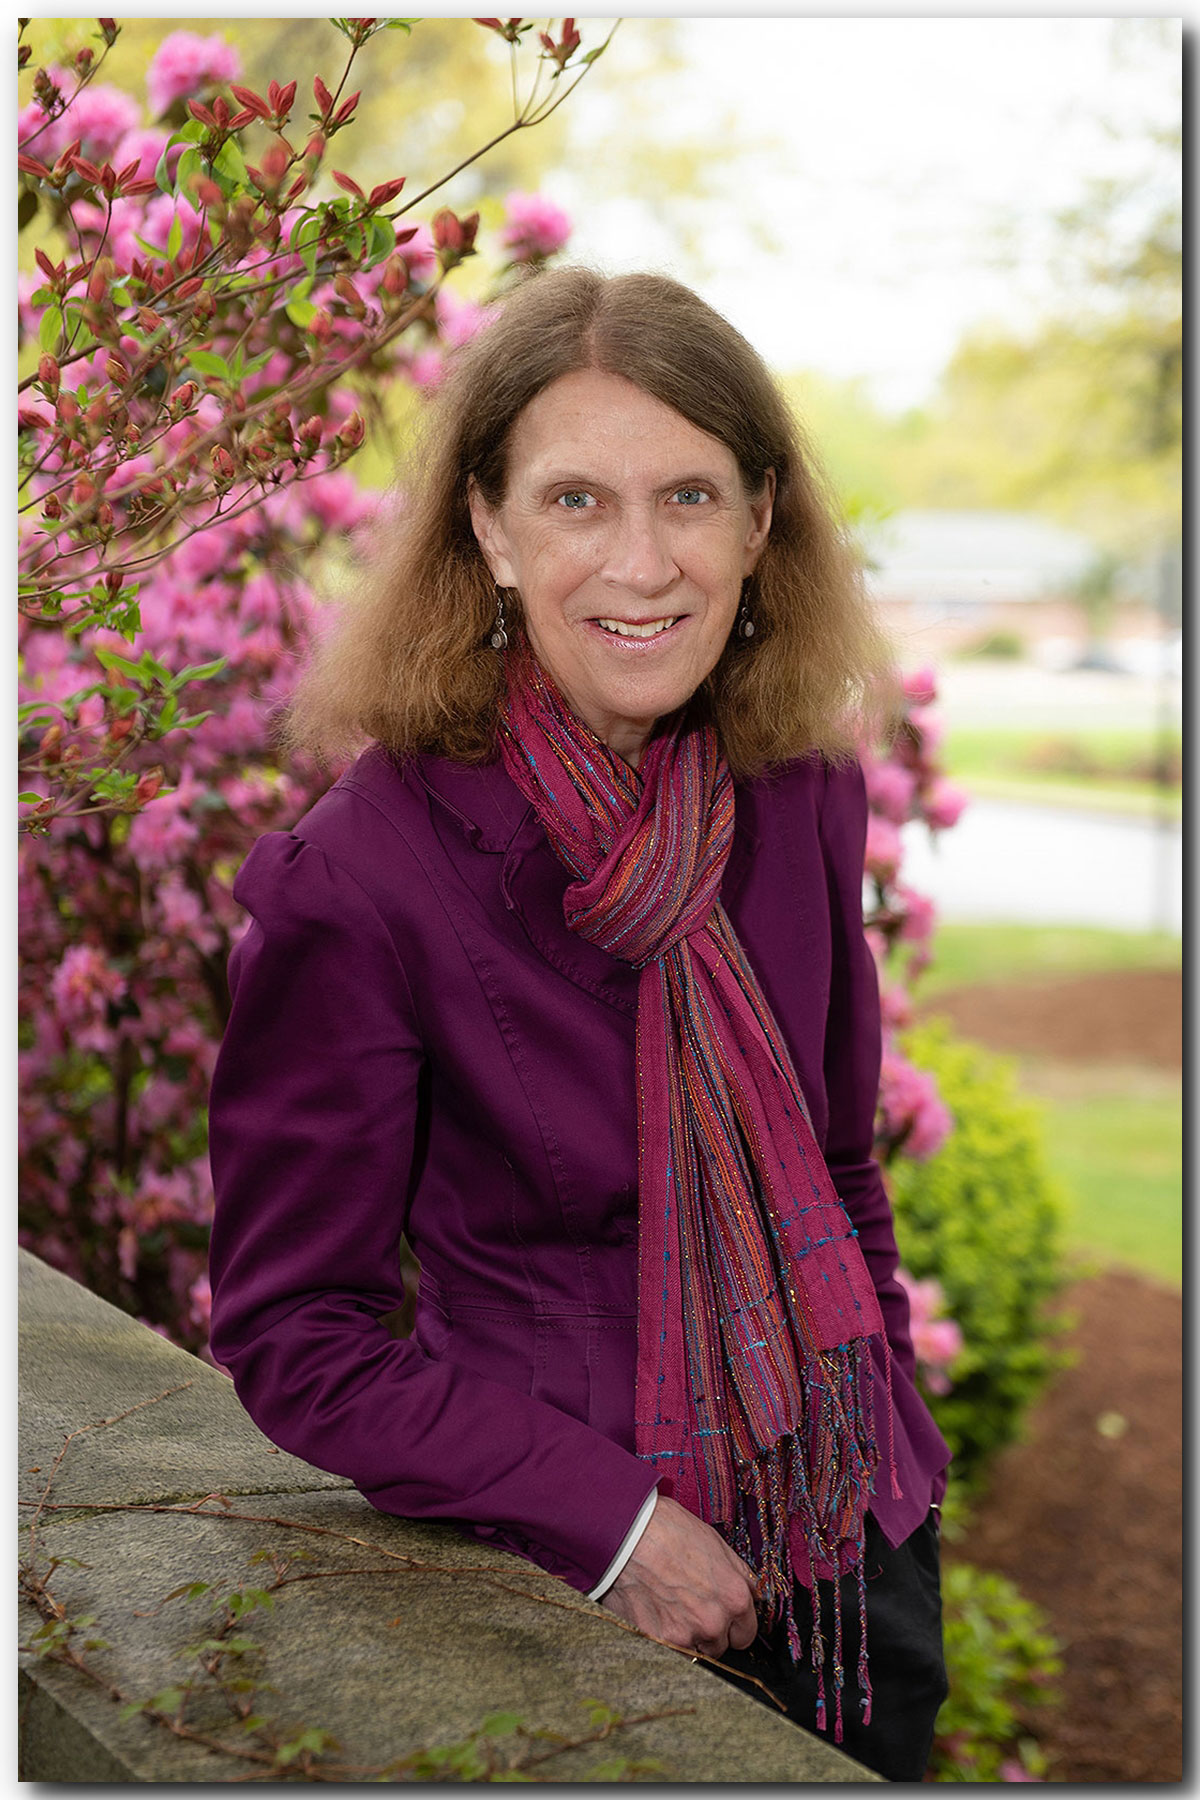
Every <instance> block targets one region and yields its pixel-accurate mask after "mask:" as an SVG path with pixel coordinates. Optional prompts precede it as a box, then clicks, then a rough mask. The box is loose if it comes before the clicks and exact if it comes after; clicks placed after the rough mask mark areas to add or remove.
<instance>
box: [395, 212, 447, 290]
mask: <svg viewBox="0 0 1200 1800" xmlns="http://www.w3.org/2000/svg"><path fill="white" fill-rule="evenodd" d="M400 254H401V256H402V257H403V258H404V260H405V262H406V263H407V264H408V272H409V274H410V275H414V276H415V277H416V279H417V280H418V281H424V280H425V277H426V276H427V275H432V274H433V273H434V271H435V270H436V268H437V261H438V257H437V245H436V244H435V243H434V241H433V233H432V231H430V229H429V227H428V225H418V226H417V228H416V235H415V236H414V237H411V238H409V240H408V242H407V243H406V244H401V245H400Z"/></svg>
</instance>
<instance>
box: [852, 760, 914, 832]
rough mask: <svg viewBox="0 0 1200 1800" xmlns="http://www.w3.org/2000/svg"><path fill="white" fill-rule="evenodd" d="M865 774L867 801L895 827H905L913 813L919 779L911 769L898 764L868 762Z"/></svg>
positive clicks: (864, 770)
mask: <svg viewBox="0 0 1200 1800" xmlns="http://www.w3.org/2000/svg"><path fill="white" fill-rule="evenodd" d="M863 773H864V775H865V776H866V782H867V799H868V800H869V801H870V803H871V805H872V806H873V807H874V809H875V811H876V812H878V813H881V814H882V815H883V817H884V818H885V819H891V821H892V823H893V824H895V825H903V824H904V821H905V820H906V819H907V818H908V817H909V814H910V813H911V811H912V802H913V795H914V794H915V793H916V791H917V778H916V776H915V775H914V774H913V772H912V770H911V769H902V768H901V767H900V766H899V764H898V763H893V762H868V763H866V764H865V766H864V769H863Z"/></svg>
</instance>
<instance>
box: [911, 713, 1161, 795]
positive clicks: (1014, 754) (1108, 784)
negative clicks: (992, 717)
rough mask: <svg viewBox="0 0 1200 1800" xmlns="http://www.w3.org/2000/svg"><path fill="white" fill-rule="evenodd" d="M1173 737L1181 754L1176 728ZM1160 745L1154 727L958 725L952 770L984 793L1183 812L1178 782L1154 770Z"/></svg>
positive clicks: (949, 748)
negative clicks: (1165, 781)
mask: <svg viewBox="0 0 1200 1800" xmlns="http://www.w3.org/2000/svg"><path fill="white" fill-rule="evenodd" d="M1169 743H1170V747H1171V752H1172V754H1173V756H1174V757H1175V758H1176V759H1178V756H1179V752H1180V735H1179V732H1178V731H1177V730H1173V731H1172V732H1171V733H1170V734H1169ZM1157 752H1158V742H1157V736H1156V734H1155V733H1154V732H1153V731H1152V730H1145V731H1136V730H1121V729H1112V728H1104V727H1095V728H1080V727H1079V726H1077V725H1075V724H1071V725H1068V726H1065V727H1064V729H1063V730H1062V731H1061V732H1060V731H1053V730H1046V729H1042V728H1036V727H1031V726H1023V727H1010V726H963V725H956V726H952V727H951V729H950V732H949V734H948V736H947V739H946V748H945V753H944V760H945V765H946V769H947V772H948V773H949V774H950V775H951V776H953V778H954V779H955V780H956V781H960V782H962V784H963V785H964V786H965V787H966V788H968V789H969V790H970V792H971V793H973V794H978V795H979V796H980V798H987V799H993V800H1024V801H1032V802H1035V803H1037V804H1040V805H1045V806H1069V807H1084V808H1087V809H1091V810H1100V811H1104V812H1119V813H1128V814H1134V815H1139V816H1143V817H1146V816H1150V817H1153V816H1156V815H1157V814H1159V813H1161V812H1162V811H1163V810H1166V811H1167V812H1168V813H1169V814H1170V816H1171V817H1172V818H1176V817H1178V816H1179V813H1180V811H1181V799H1180V787H1179V782H1178V780H1176V781H1174V782H1173V783H1172V784H1171V786H1170V788H1169V790H1168V792H1167V793H1166V794H1165V795H1164V794H1163V792H1162V791H1161V789H1160V788H1159V786H1158V784H1157V782H1156V781H1155V780H1154V779H1153V778H1152V772H1153V769H1154V764H1155V757H1156V755H1157Z"/></svg>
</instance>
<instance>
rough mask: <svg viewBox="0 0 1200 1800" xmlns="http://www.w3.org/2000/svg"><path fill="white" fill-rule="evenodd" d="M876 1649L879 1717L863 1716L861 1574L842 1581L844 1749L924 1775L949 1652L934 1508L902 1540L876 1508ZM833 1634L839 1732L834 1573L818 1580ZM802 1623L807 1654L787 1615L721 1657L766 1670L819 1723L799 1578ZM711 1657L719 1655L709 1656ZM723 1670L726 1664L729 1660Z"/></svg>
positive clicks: (828, 1678) (875, 1763)
mask: <svg viewBox="0 0 1200 1800" xmlns="http://www.w3.org/2000/svg"><path fill="white" fill-rule="evenodd" d="M866 1547H867V1549H866V1563H865V1570H866V1577H867V1587H866V1593H867V1651H868V1658H869V1666H870V1673H871V1695H872V1700H871V1723H870V1724H869V1725H864V1724H863V1723H862V1713H861V1711H860V1707H859V1698H860V1697H859V1692H858V1685H857V1681H856V1672H857V1665H858V1636H859V1626H858V1589H857V1583H856V1580H855V1577H854V1576H853V1575H852V1574H851V1575H844V1576H843V1577H842V1581H841V1601H842V1634H843V1651H842V1666H843V1668H844V1669H845V1672H846V1676H845V1682H846V1685H845V1687H844V1688H843V1690H842V1733H843V1735H842V1745H841V1747H842V1749H843V1750H844V1751H845V1752H846V1754H847V1755H848V1756H853V1757H855V1758H856V1759H857V1760H858V1761H859V1762H860V1763H865V1764H866V1766H867V1768H868V1769H874V1770H875V1772H876V1774H878V1775H883V1776H885V1777H886V1779H887V1780H888V1781H920V1780H921V1779H922V1777H923V1775H924V1773H925V1765H926V1763H927V1762H928V1761H929V1752H930V1748H931V1747H932V1744H933V1726H934V1721H935V1719H936V1718H937V1714H938V1708H939V1707H940V1706H941V1704H942V1701H943V1700H944V1699H945V1698H946V1692H947V1686H946V1664H945V1659H944V1657H943V1655H942V1596H941V1581H940V1577H939V1555H938V1533H937V1525H936V1523H935V1521H934V1515H933V1513H932V1512H931V1513H930V1514H929V1516H928V1517H927V1518H926V1520H925V1522H924V1523H923V1524H922V1525H918V1527H917V1529H916V1530H915V1531H914V1532H913V1534H912V1536H911V1537H909V1538H906V1539H905V1541H904V1542H903V1543H902V1544H898V1545H897V1546H896V1548H895V1549H894V1550H893V1549H892V1548H891V1546H890V1545H889V1544H888V1541H887V1539H886V1538H885V1537H884V1535H883V1533H882V1532H881V1531H880V1529H879V1527H878V1526H877V1525H876V1523H875V1521H874V1519H873V1518H872V1517H871V1515H870V1514H869V1513H868V1515H867V1532H866ZM818 1586H819V1591H820V1597H821V1628H822V1632H823V1633H824V1637H825V1648H826V1663H825V1697H826V1733H827V1735H828V1736H829V1738H830V1739H831V1740H832V1738H833V1719H834V1693H833V1675H832V1670H831V1668H830V1656H831V1648H832V1643H833V1583H832V1582H831V1581H822V1582H820V1583H819V1584H818ZM795 1604H796V1623H797V1624H798V1625H799V1627H800V1635H801V1637H802V1638H803V1640H804V1647H805V1660H803V1661H801V1662H793V1661H792V1657H791V1652H790V1651H789V1649H788V1643H787V1632H786V1627H785V1626H784V1624H783V1623H782V1621H781V1622H780V1623H779V1624H778V1625H776V1626H775V1627H774V1629H773V1630H771V1631H770V1632H768V1633H765V1634H762V1635H760V1636H759V1637H758V1638H756V1639H755V1641H754V1643H753V1644H751V1646H750V1648H749V1649H748V1650H727V1651H726V1652H725V1654H724V1656H723V1657H722V1658H721V1661H722V1662H723V1663H725V1664H726V1665H727V1667H728V1668H729V1669H731V1670H733V1669H738V1670H742V1671H744V1672H745V1673H746V1674H748V1675H754V1676H757V1678H758V1680H759V1681H761V1682H763V1683H765V1685H766V1686H767V1687H768V1688H770V1690H771V1692H772V1693H773V1694H775V1695H777V1696H778V1698H779V1699H780V1700H782V1701H783V1702H784V1704H785V1706H786V1707H787V1715H788V1717H789V1718H790V1719H792V1720H793V1721H794V1722H795V1723H796V1724H797V1725H803V1726H804V1727H805V1728H806V1730H808V1731H815V1730H816V1716H817V1683H816V1676H815V1675H814V1673H813V1669H812V1665H811V1663H810V1662H809V1661H808V1660H807V1657H808V1649H809V1638H810V1634H811V1631H812V1597H811V1595H810V1594H809V1592H808V1590H807V1588H801V1587H797V1589H796V1596H795ZM710 1666H711V1665H710ZM714 1673H716V1674H722V1673H723V1671H722V1670H719V1669H718V1670H715V1671H714ZM724 1678H725V1679H726V1680H728V1681H731V1682H732V1683H733V1684H734V1686H735V1687H740V1688H741V1689H742V1690H743V1692H744V1693H747V1694H750V1695H752V1696H753V1697H754V1698H755V1699H758V1700H762V1701H763V1704H764V1705H770V1704H771V1703H770V1701H768V1700H766V1699H765V1698H764V1696H763V1694H762V1691H761V1690H760V1689H758V1688H755V1687H753V1686H751V1685H750V1684H749V1683H746V1682H742V1681H740V1680H739V1679H738V1676H737V1675H736V1674H732V1673H729V1674H726V1675H725V1677H724Z"/></svg>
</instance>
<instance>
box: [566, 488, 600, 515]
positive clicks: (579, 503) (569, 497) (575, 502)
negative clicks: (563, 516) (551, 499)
mask: <svg viewBox="0 0 1200 1800" xmlns="http://www.w3.org/2000/svg"><path fill="white" fill-rule="evenodd" d="M558 504H559V505H560V506H563V507H565V508H566V509H567V511H568V512H584V511H585V510H586V509H587V507H589V506H590V505H591V504H592V496H591V495H590V494H588V493H585V492H584V490H583V489H582V488H571V489H570V490H569V492H567V493H565V494H560V495H559V496H558Z"/></svg>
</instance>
